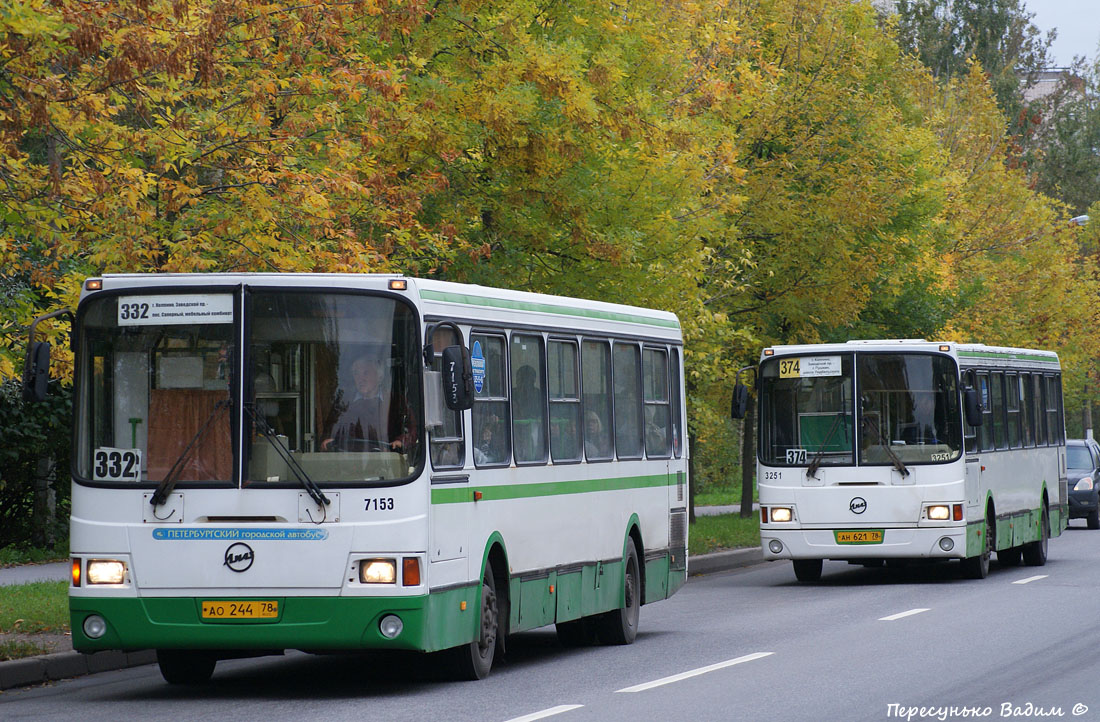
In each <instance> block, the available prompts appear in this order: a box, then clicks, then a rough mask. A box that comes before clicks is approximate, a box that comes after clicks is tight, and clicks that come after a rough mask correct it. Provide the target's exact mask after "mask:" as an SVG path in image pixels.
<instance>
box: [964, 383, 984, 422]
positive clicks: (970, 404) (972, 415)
mask: <svg viewBox="0 0 1100 722" xmlns="http://www.w3.org/2000/svg"><path fill="white" fill-rule="evenodd" d="M963 407H964V409H965V411H966V423H967V424H969V425H970V426H981V425H982V400H981V397H980V396H978V390H977V389H975V388H973V387H971V386H967V387H966V388H965V389H963Z"/></svg>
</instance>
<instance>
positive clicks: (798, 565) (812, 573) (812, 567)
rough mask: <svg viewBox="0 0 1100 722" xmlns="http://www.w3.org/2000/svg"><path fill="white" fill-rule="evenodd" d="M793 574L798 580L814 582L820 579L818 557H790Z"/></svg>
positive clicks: (820, 562) (820, 563) (819, 561)
mask: <svg viewBox="0 0 1100 722" xmlns="http://www.w3.org/2000/svg"><path fill="white" fill-rule="evenodd" d="M791 562H792V563H793V564H794V576H795V579H797V580H798V581H800V582H816V581H819V580H820V579H821V567H822V561H821V560H820V559H792V560H791Z"/></svg>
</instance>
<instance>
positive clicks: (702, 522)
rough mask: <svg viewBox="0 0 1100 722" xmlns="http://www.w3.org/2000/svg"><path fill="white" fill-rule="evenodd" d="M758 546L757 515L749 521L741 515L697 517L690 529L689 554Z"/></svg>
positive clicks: (758, 521) (758, 524) (758, 526)
mask: <svg viewBox="0 0 1100 722" xmlns="http://www.w3.org/2000/svg"><path fill="white" fill-rule="evenodd" d="M696 503H697V504H698V499H696ZM758 546H760V519H759V518H758V517H757V516H756V515H755V514H753V515H752V516H750V517H749V518H747V519H742V518H741V515H740V514H719V515H717V516H697V517H695V523H694V524H692V525H691V526H690V528H689V529H688V554H708V553H710V552H716V551H720V550H722V549H739V548H742V547H758Z"/></svg>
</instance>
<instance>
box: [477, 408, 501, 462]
mask: <svg viewBox="0 0 1100 722" xmlns="http://www.w3.org/2000/svg"><path fill="white" fill-rule="evenodd" d="M505 443H506V440H505V438H504V434H503V432H502V431H501V428H500V419H499V418H497V416H496V414H489V415H488V416H487V417H486V418H485V420H484V423H483V424H482V425H481V438H480V439H478V441H477V444H476V445H475V446H474V461H475V462H476V463H478V464H499V463H501V462H502V461H504V453H505V452H504V446H505Z"/></svg>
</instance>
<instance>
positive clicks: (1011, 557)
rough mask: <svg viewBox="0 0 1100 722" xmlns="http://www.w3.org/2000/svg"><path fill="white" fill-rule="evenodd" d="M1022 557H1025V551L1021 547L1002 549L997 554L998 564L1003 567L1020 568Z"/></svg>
mask: <svg viewBox="0 0 1100 722" xmlns="http://www.w3.org/2000/svg"><path fill="white" fill-rule="evenodd" d="M1021 556H1023V549H1021V548H1020V547H1009V548H1008V549H1001V550H1000V551H999V552H997V564H999V565H1000V566H1002V567H1018V566H1020V561H1021V559H1020V557H1021Z"/></svg>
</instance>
